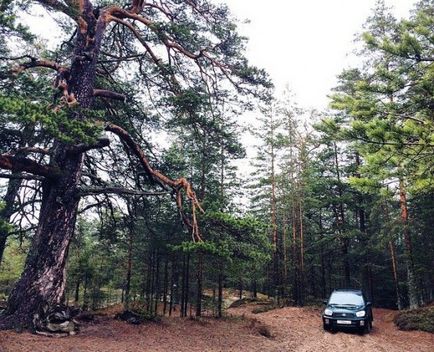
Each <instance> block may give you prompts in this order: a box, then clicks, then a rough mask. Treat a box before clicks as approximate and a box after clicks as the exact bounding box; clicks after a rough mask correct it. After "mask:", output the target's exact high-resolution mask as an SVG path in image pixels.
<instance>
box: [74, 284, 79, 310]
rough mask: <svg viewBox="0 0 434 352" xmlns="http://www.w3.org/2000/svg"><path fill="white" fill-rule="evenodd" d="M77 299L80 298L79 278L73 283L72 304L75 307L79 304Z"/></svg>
mask: <svg viewBox="0 0 434 352" xmlns="http://www.w3.org/2000/svg"><path fill="white" fill-rule="evenodd" d="M79 299H80V278H78V279H77V281H76V283H75V295H74V304H75V305H76V306H77V307H78V306H79V305H80V303H79Z"/></svg>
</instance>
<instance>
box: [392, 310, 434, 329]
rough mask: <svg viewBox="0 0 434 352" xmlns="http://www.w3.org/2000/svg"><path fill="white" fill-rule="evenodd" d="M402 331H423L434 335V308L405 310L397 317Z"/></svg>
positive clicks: (397, 322)
mask: <svg viewBox="0 0 434 352" xmlns="http://www.w3.org/2000/svg"><path fill="white" fill-rule="evenodd" d="M394 323H395V324H396V326H397V327H398V329H400V330H422V331H427V332H430V333H434V306H429V307H423V308H419V309H411V310H405V311H403V312H400V313H398V314H397V315H396V316H395V319H394Z"/></svg>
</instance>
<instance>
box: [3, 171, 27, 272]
mask: <svg viewBox="0 0 434 352" xmlns="http://www.w3.org/2000/svg"><path fill="white" fill-rule="evenodd" d="M21 183H22V180H20V179H10V180H9V182H8V188H7V190H6V194H5V196H4V197H3V203H4V207H3V209H1V210H0V225H1V223H2V222H3V223H9V220H10V217H11V216H12V214H13V213H14V202H15V199H16V198H17V195H18V192H19V190H20V187H21ZM8 236H9V231H8V228H7V226H0V267H1V263H2V260H3V254H4V251H5V248H6V241H7V238H8Z"/></svg>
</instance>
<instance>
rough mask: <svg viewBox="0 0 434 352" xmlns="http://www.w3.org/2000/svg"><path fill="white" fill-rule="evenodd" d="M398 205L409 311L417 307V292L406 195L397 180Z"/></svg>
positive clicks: (401, 181)
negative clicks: (405, 266) (402, 236)
mask: <svg viewBox="0 0 434 352" xmlns="http://www.w3.org/2000/svg"><path fill="white" fill-rule="evenodd" d="M399 203H400V206H401V221H402V225H403V235H404V248H405V251H404V252H405V260H406V264H407V283H408V296H409V297H408V298H409V301H410V309H416V308H418V307H419V292H418V287H417V281H416V277H415V272H414V260H413V246H412V243H411V236H410V229H409V225H408V208H407V193H406V191H405V187H404V181H403V180H402V179H400V180H399Z"/></svg>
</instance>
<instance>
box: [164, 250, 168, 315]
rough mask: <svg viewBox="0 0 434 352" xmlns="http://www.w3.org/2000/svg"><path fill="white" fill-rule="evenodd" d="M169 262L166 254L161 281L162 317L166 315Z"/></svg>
mask: <svg viewBox="0 0 434 352" xmlns="http://www.w3.org/2000/svg"><path fill="white" fill-rule="evenodd" d="M168 262H169V260H168V258H167V254H166V256H165V258H164V280H163V316H165V315H166V310H167V293H168V292H169V291H168V288H167V285H168V281H169V263H168Z"/></svg>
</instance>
